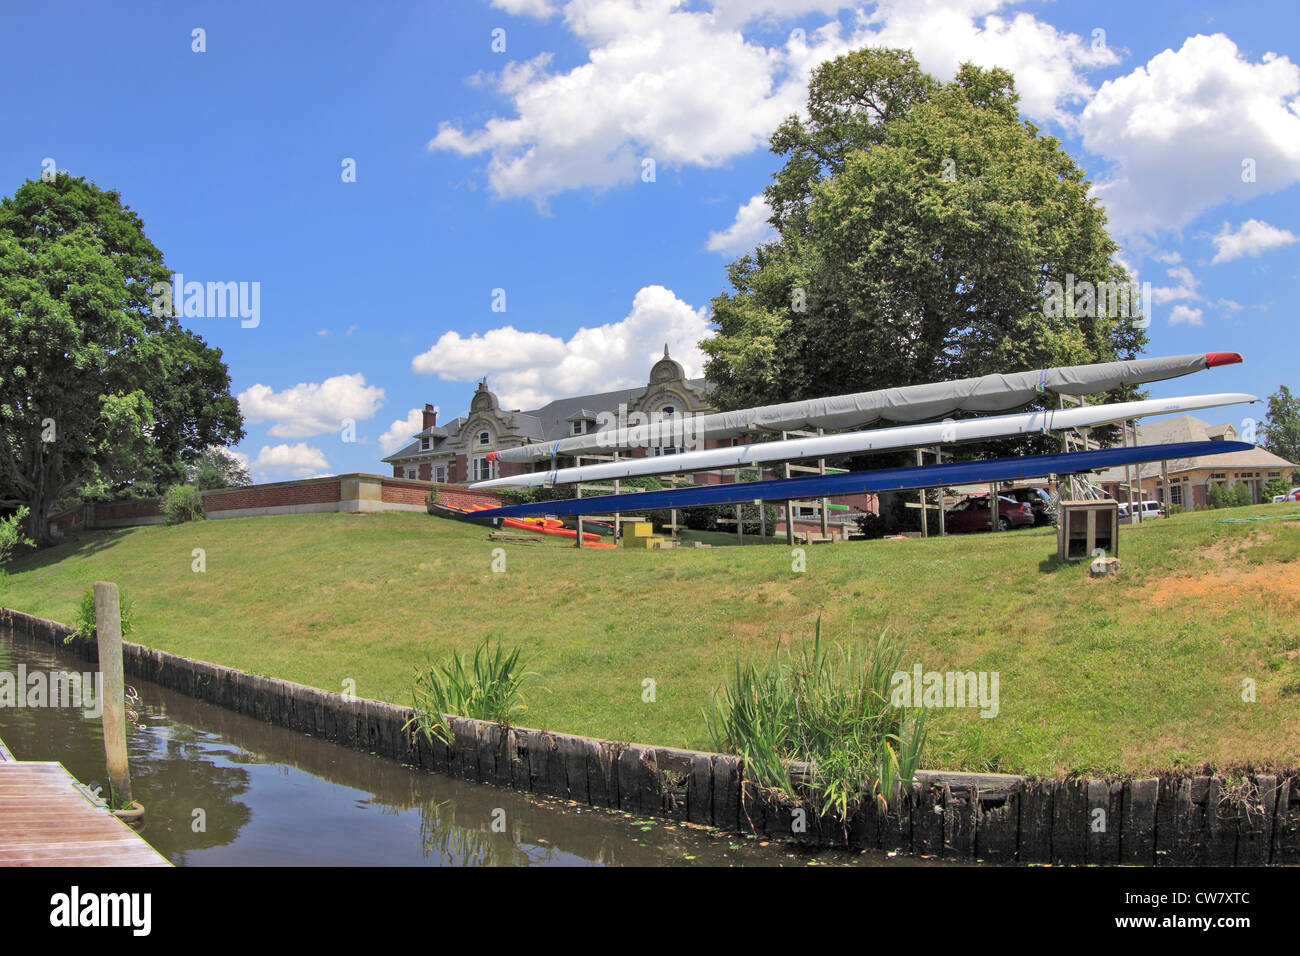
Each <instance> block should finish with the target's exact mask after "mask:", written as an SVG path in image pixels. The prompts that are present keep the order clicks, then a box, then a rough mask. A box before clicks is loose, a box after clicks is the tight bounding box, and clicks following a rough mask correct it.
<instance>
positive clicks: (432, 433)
mask: <svg viewBox="0 0 1300 956" xmlns="http://www.w3.org/2000/svg"><path fill="white" fill-rule="evenodd" d="M711 388H712V386H711V385H709V383H707V382H706V381H705V380H704V379H702V378H695V379H688V378H687V377H686V373H685V370H684V369H683V368H682V366H681V364H680V363H678V362H676V361H675V360H673V359H672V358H670V357H669V355H668V347H667V346H664V357H663V358H661V359H660V360H659V361H657V362H655V364H654V365H653V366H652V367H651V369H650V378H649V381H648V382H647V383H646V384H645V386H643V387H639V388H628V389H622V390H620V391H613V392H601V393H599V394H595V395H578V396H575V397H573V398H561V399H557V400H556V401H553V402H551V403H550V404H548V405H543V406H542V407H541V408H535V409H530V410H528V411H524V410H522V409H518V408H515V409H510V410H506V409H503V408H502V407H501V403H500V402H499V401H498V400H497V397H496V395H495V394H493V393H492V392H491V391H489V390H488V387H487V384H486V382H480V383H479V386H478V388H477V390H476V391H475V392H474V397H473V399H472V400H471V401H470V404H469V413H468V414H467V415H463V416H461V417H459V418H455V419H453V420H451V421H449V422H447V423H446V424H443V425H439V424H438V412H437V409H435V408H434V407H433V406H432V405H425V406H424V420H423V423H422V424H423V428H422V429H421V430H420V432H419V433H418V434H416V435H414V436H412V437H413V441H412V442H411V443H410V444H409V445H407V446H406V447H405V448H402V449H401V450H400V451H398V452H395V453H394V454H392V455H389V456H388V457H387V458H385V459H384V461H385V462H386V463H387V464H389V465H391V466H392V468H393V477H395V478H415V479H418V480H420V481H436V482H448V483H451V484H466V483H469V482H473V481H484V480H486V479H489V478H503V477H508V476H510V475H517V474H521V473H523V472H527V471H531V470H533V469H537V470H550V469H551V468H554V467H556V466H557V465H558V467H561V468H564V467H568V466H569V465H572V464H576V462H575V461H574V460H573V459H571V458H565V457H564V456H561V457H560V459H559V461H558V462H552V460H551V459H550V458H546V459H544V460H539V461H536V462H506V461H497V460H495V456H490V455H489V454H488V453H489V452H494V451H501V450H502V449H505V448H515V447H518V446H519V445H528V444H533V443H537V442H553V441H557V440H559V439H561V438H567V437H569V436H571V435H585V434H587V433H588V432H592V431H595V430H596V429H597V427H598V425H597V423H598V421H599V420H600V418H601V416H602V415H604V416H617V415H619V413H620V411H623V413H624V414H626V415H629V416H630V415H632V414H633V413H636V412H639V413H641V414H643V415H645V416H647V420H648V421H651V422H657V421H666V420H672V419H674V418H678V417H682V418H685V417H693V416H696V415H701V414H708V413H709V412H713V411H715V409H714V408H713V406H712V405H710V404H709V398H708V394H709V391H710V390H711ZM607 421H608V418H606V422H607ZM717 444H718V443H717V442H708V441H706V442H704V443H703V445H702V446H701V447H705V448H713V447H716V446H717ZM680 450H681V449H678V448H657V447H656V448H649V449H646V448H634V449H631V450H630V451H629V452H628V454H629V455H631V456H632V457H638V458H639V457H644V456H645V455H647V454H665V453H667V454H671V453H673V452H677V451H680ZM584 460H587V459H584ZM715 480H716V479H715Z"/></svg>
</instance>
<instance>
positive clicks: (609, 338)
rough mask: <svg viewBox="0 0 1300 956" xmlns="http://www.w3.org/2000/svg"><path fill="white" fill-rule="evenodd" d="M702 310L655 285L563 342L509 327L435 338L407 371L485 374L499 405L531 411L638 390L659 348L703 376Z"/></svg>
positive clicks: (468, 376) (461, 377) (466, 376)
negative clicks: (615, 317) (612, 316)
mask: <svg viewBox="0 0 1300 956" xmlns="http://www.w3.org/2000/svg"><path fill="white" fill-rule="evenodd" d="M710 334H711V332H710V330H709V322H708V312H707V310H706V309H704V308H700V309H693V308H691V307H690V306H689V305H687V304H686V303H685V302H683V301H682V300H681V299H679V298H678V297H677V296H676V295H675V294H674V293H673V292H672V291H670V290H669V289H665V288H664V287H663V286H661V285H650V286H646V287H645V288H643V289H641V290H640V291H639V292H638V293H637V294H636V296H635V298H634V299H633V300H632V310H631V311H630V312H629V313H628V314H627V315H626V316H625V317H624V318H623V319H621V320H620V321H618V322H611V323H607V324H605V325H599V326H595V327H593V328H585V327H584V328H580V329H578V331H577V332H575V333H574V334H573V335H572V336H571V337H570V338H569V340H568V341H567V342H566V341H564V340H563V339H561V338H559V337H557V336H554V335H546V334H543V333H539V332H520V331H518V330H517V329H515V328H514V327H513V326H504V327H502V328H498V329H493V330H491V331H489V332H486V333H483V334H482V335H480V334H478V333H475V334H473V335H471V336H469V337H468V338H462V337H461V336H460V335H458V334H457V333H455V332H448V333H446V334H445V335H443V336H442V338H440V339H439V340H438V341H437V342H436V343H434V345H433V347H432V348H431V349H429V350H428V351H427V352H424V353H422V354H420V355H417V356H416V357H415V358H414V359H413V360H412V362H411V367H412V369H413V370H415V371H417V372H423V373H425V374H428V375H437V376H438V377H439V378H442V379H446V380H452V381H469V380H473V379H476V378H478V377H479V376H480V375H482V374H484V373H487V375H488V383H489V385H490V386H491V387H492V389H493V391H495V392H496V393H497V395H498V397H499V398H500V400H501V403H502V405H503V407H505V408H537V407H539V406H541V405H544V404H546V403H547V402H548V401H551V400H552V399H555V398H559V397H562V396H565V395H581V394H584V393H589V392H604V391H609V390H611V389H616V388H632V387H634V386H636V385H644V384H645V382H646V376H647V375H648V374H649V372H650V366H651V365H653V364H654V363H655V361H657V360H658V359H659V358H661V357H662V355H663V348H664V345H665V343H666V344H667V345H668V349H669V351H670V352H671V354H672V356H673V358H675V359H676V360H677V361H678V362H681V363H682V366H683V367H684V368H685V370H686V374H687V376H688V377H696V376H699V375H700V374H702V372H703V368H704V355H703V353H701V352H700V350H699V348H698V347H697V346H698V343H699V341H700V340H701V339H703V338H705V337H706V336H708V335H710Z"/></svg>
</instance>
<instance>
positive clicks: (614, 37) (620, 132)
mask: <svg viewBox="0 0 1300 956" xmlns="http://www.w3.org/2000/svg"><path fill="white" fill-rule="evenodd" d="M503 5H506V6H508V7H510V8H517V9H518V10H519V11H520V12H526V11H530V10H532V9H533V8H538V9H543V8H544V9H551V8H552V5H551V4H538V3H532V2H527V0H509V3H508V4H507V3H503ZM1010 5H1011V3H1010V2H1009V0H938V2H931V3H925V4H916V3H914V2H911V0H906V2H905V0H883V2H880V3H877V4H876V5H875V7H874V10H873V11H872V12H871V13H870V14H866V13H864V12H863V11H861V10H855V8H854V7H852V6H850V5H846V4H836V3H830V2H824V0H816V2H814V0H766V2H759V3H750V4H747V3H741V2H739V0H715V2H714V3H713V4H712V8H711V9H707V8H701V9H688V8H686V6H685V4H683V3H682V2H681V0H571V2H569V3H567V4H565V6H564V8H563V12H564V23H565V26H566V27H567V28H568V30H569V31H570V32H571V33H572V34H573V35H574V37H575V38H576V39H577V41H578V42H579V43H580V44H582V45H583V46H584V47H585V48H586V49H587V51H588V59H587V61H586V62H585V63H582V64H580V65H578V66H576V67H574V68H572V69H569V70H565V71H557V70H552V69H551V59H550V57H549V55H548V54H542V55H539V56H537V57H534V58H533V59H531V60H529V61H527V62H523V63H519V62H512V63H510V64H509V65H507V66H506V67H505V68H504V69H503V70H502V71H501V72H500V73H499V74H496V75H494V76H491V77H486V78H483V77H480V78H479V79H480V82H485V83H488V84H490V85H492V86H494V87H495V89H496V91H497V92H498V93H500V94H501V95H502V96H503V97H505V98H506V99H508V100H509V101H510V103H511V105H512V107H513V111H514V115H513V116H496V117H493V118H491V119H489V120H487V121H486V122H485V123H484V124H483V125H482V126H481V127H479V128H477V129H466V128H465V127H464V126H462V125H458V124H456V123H453V122H450V121H445V122H443V123H442V124H441V125H440V126H439V128H438V131H437V134H436V135H435V136H434V137H433V138H432V140H430V142H429V148H430V149H433V150H450V151H452V152H456V153H460V154H461V155H465V156H474V155H483V154H486V155H487V157H488V163H487V178H488V182H489V184H490V186H491V187H492V189H493V191H494V192H495V193H496V194H497V195H499V196H503V197H510V196H514V197H518V196H527V197H532V198H534V199H536V200H538V201H544V200H545V199H546V197H549V196H552V195H555V194H557V193H560V192H563V191H565V190H568V189H579V188H594V189H605V188H609V187H611V186H614V185H617V184H621V183H630V182H633V181H635V180H636V179H637V178H638V177H639V176H641V174H642V170H643V166H642V161H643V160H645V159H653V160H654V161H655V163H656V166H657V167H659V166H668V167H674V166H701V167H716V166H719V165H721V164H723V163H725V162H727V161H729V160H730V159H732V158H734V157H736V156H740V155H743V154H746V153H749V152H752V151H754V150H755V149H759V148H762V147H764V146H765V145H766V142H767V138H768V136H769V135H770V134H771V132H772V131H773V130H774V129H775V128H776V126H777V124H778V123H780V122H781V120H783V119H784V118H785V117H786V116H788V115H790V114H791V113H796V112H799V111H801V110H802V108H803V105H804V99H805V96H806V91H807V83H808V77H809V74H810V73H811V71H812V69H813V68H814V67H815V66H817V65H818V64H819V63H821V62H824V61H825V60H828V59H831V58H833V57H835V56H838V55H840V54H842V53H845V52H847V51H848V50H850V49H854V48H858V47H862V46H867V45H890V46H902V47H909V48H912V49H913V50H914V51H915V52H916V55H917V59H918V60H919V61H920V63H921V66H922V67H923V68H924V69H926V70H928V71H930V72H932V73H934V74H935V75H937V76H939V77H940V78H942V79H947V78H949V77H951V76H952V74H953V72H954V71H955V70H956V68H957V66H958V64H959V63H961V62H962V61H963V60H972V61H974V62H976V63H978V64H980V65H981V66H1003V67H1006V68H1008V69H1010V70H1013V71H1014V72H1015V73H1016V76H1017V79H1018V81H1019V82H1018V88H1019V89H1020V91H1021V96H1022V101H1021V105H1022V108H1023V110H1024V111H1025V112H1026V114H1027V115H1029V116H1031V117H1034V118H1037V119H1040V120H1055V121H1058V122H1061V123H1064V124H1068V123H1070V122H1072V114H1070V113H1069V112H1068V110H1067V108H1066V107H1067V106H1068V105H1069V104H1071V103H1074V102H1081V101H1083V100H1084V99H1086V98H1087V97H1088V96H1089V95H1091V93H1092V88H1091V87H1090V86H1089V85H1088V83H1087V82H1086V81H1085V80H1084V79H1083V75H1082V74H1083V73H1084V72H1085V71H1086V70H1088V69H1092V68H1095V67H1098V66H1103V65H1108V64H1112V63H1115V62H1118V59H1117V57H1116V55H1115V54H1114V53H1113V52H1112V51H1111V50H1110V49H1109V48H1108V47H1106V46H1105V45H1104V44H1101V45H1097V44H1095V43H1085V42H1084V40H1083V39H1082V38H1080V37H1079V36H1078V35H1076V34H1069V33H1064V32H1062V31H1059V30H1057V29H1056V28H1055V27H1053V26H1051V25H1049V24H1046V23H1044V22H1042V21H1040V20H1038V19H1037V18H1035V17H1034V16H1033V15H1031V14H1028V13H1015V14H1014V15H1012V14H1007V15H1005V16H1004V15H1001V14H1000V13H999V11H1001V10H1003V9H1004V8H1007V7H1009V6H1010ZM842 10H852V11H854V13H855V15H856V16H855V20H854V22H855V26H854V27H853V28H851V30H850V32H849V33H848V35H845V28H844V27H843V26H842V25H841V21H840V20H839V19H838V18H836V16H835V15H836V14H838V13H839V12H841V11H842ZM814 14H821V15H824V16H827V17H830V19H827V20H826V22H825V23H823V24H822V25H821V26H819V27H813V28H809V29H803V28H799V29H796V30H792V31H791V32H790V34H789V35H788V37H787V38H786V39H785V40H784V41H782V42H781V43H779V44H774V45H772V46H767V45H766V43H765V42H764V41H763V40H762V39H761V38H760V37H759V36H756V35H755V32H756V31H755V30H753V29H751V30H750V32H749V35H746V27H747V26H749V25H751V24H753V23H754V22H758V23H759V24H760V25H761V26H762V27H764V29H765V30H768V31H770V29H771V28H772V26H773V25H779V24H783V23H785V24H791V23H793V22H795V21H796V20H800V21H801V22H802V18H805V17H807V16H811V15H814ZM767 35H770V34H767Z"/></svg>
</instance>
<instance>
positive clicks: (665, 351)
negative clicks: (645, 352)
mask: <svg viewBox="0 0 1300 956" xmlns="http://www.w3.org/2000/svg"><path fill="white" fill-rule="evenodd" d="M667 357H668V343H667V342H665V343H664V358H667Z"/></svg>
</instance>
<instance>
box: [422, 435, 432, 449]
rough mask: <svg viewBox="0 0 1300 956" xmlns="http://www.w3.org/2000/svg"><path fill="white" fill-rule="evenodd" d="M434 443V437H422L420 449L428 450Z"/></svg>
mask: <svg viewBox="0 0 1300 956" xmlns="http://www.w3.org/2000/svg"><path fill="white" fill-rule="evenodd" d="M432 445H433V439H432V438H421V439H420V451H428V450H429V448H430V447H431V446H432Z"/></svg>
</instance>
